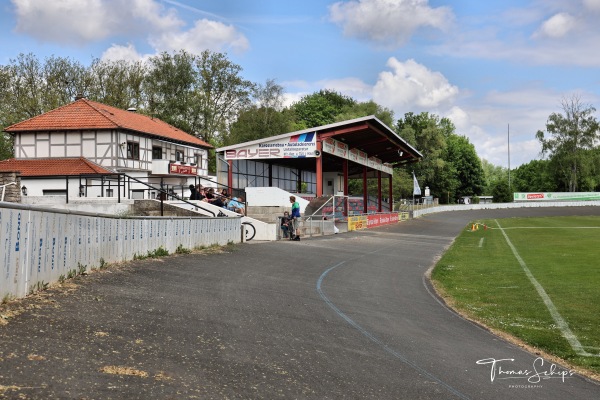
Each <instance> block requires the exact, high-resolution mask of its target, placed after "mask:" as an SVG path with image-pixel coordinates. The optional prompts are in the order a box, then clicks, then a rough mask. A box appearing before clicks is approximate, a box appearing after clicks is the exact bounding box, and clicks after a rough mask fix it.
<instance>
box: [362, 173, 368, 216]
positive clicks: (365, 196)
mask: <svg viewBox="0 0 600 400" xmlns="http://www.w3.org/2000/svg"><path fill="white" fill-rule="evenodd" d="M368 192H369V188H368V186H367V166H366V165H365V166H363V213H365V214H366V213H367V212H368V211H369V209H368V208H367V207H368V205H369V193H368Z"/></svg>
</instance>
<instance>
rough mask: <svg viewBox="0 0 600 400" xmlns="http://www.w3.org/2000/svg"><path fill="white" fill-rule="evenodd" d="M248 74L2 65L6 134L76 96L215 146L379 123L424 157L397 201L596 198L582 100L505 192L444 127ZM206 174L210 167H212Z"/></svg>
mask: <svg viewBox="0 0 600 400" xmlns="http://www.w3.org/2000/svg"><path fill="white" fill-rule="evenodd" d="M242 72H243V69H242V67H241V66H239V65H237V64H235V63H233V62H232V61H231V60H229V59H228V57H227V55H226V54H224V53H218V52H211V51H204V52H202V53H201V54H191V53H188V52H185V51H179V52H175V53H166V52H164V53H160V54H158V55H155V56H152V57H150V58H148V59H147V60H146V61H144V62H142V61H138V62H130V61H123V60H120V61H105V60H100V59H93V60H92V62H91V63H90V65H88V66H85V65H83V64H81V63H80V62H78V61H75V60H73V59H70V58H65V57H57V56H52V57H48V58H45V59H44V60H39V59H38V58H37V57H36V56H35V55H33V54H20V55H19V56H18V57H17V58H16V59H14V60H10V62H9V63H8V64H7V65H0V128H2V129H4V128H6V127H8V126H10V125H12V124H14V123H17V122H20V121H22V120H25V119H28V118H32V117H34V116H36V115H39V114H41V113H44V112H47V111H49V110H52V109H54V108H57V107H59V106H62V105H64V104H67V103H70V102H71V101H73V99H74V98H75V96H76V95H83V96H85V97H86V98H88V99H90V100H94V101H98V102H101V103H104V104H108V105H111V106H114V107H118V108H122V109H127V108H130V107H135V108H137V110H138V112H140V113H143V114H146V115H149V116H153V117H156V118H159V119H161V120H163V121H165V122H168V123H170V124H171V125H173V126H175V127H177V128H179V129H181V130H183V131H185V132H188V133H190V134H193V135H196V136H198V137H201V138H202V139H203V140H205V141H207V142H208V143H210V144H211V145H213V146H215V147H219V146H224V145H231V144H236V143H241V142H246V141H250V140H256V139H261V138H265V137H270V136H273V135H278V134H282V133H286V132H293V131H296V130H301V129H306V128H311V127H316V126H320V125H325V124H330V123H334V122H340V121H344V120H348V119H352V118H358V117H363V116H368V115H375V116H376V117H377V118H378V119H380V120H381V121H382V122H383V123H385V124H386V125H388V126H389V127H390V128H391V129H393V130H394V131H396V132H397V133H398V134H399V135H400V136H401V137H402V138H403V139H405V140H406V141H407V142H408V143H409V144H411V145H412V146H413V147H415V148H416V149H418V150H419V151H420V152H421V153H422V154H423V159H422V160H421V162H419V163H417V164H413V165H411V166H410V167H409V168H410V170H407V169H405V168H398V169H396V171H395V174H394V183H393V186H394V197H395V198H410V197H411V196H412V188H413V185H412V172H413V171H414V173H415V175H416V177H417V179H418V180H419V183H420V184H421V186H422V187H425V186H428V187H429V188H430V191H431V194H432V195H433V196H434V197H437V198H439V199H440V202H441V203H453V202H455V201H456V200H457V198H458V196H464V195H471V196H478V195H494V197H495V199H496V200H500V201H510V200H511V199H512V195H511V191H537V190H545V191H561V190H578V189H585V190H596V189H597V188H598V186H599V184H600V182H598V178H596V177H595V176H597V175H598V174H597V171H598V167H599V166H600V164H599V160H600V153H599V150H598V147H597V146H596V144H597V138H598V123H597V121H596V119H595V117H594V116H593V112H594V111H595V109H594V108H593V107H591V106H586V105H583V104H582V103H581V102H580V101H579V99H578V98H573V99H570V100H565V101H563V111H564V113H565V115H562V114H552V115H551V116H550V118H549V120H548V124H547V126H546V131H547V132H546V133H544V132H542V131H540V132H538V133H537V138H538V140H540V142H541V143H542V147H543V150H544V152H545V154H546V155H547V156H548V158H547V159H544V160H535V161H532V162H530V163H528V164H525V165H522V166H520V167H519V168H517V169H514V170H512V171H510V176H511V178H512V179H511V182H510V185H509V182H508V175H509V174H508V170H507V169H504V168H501V167H497V166H494V165H491V164H490V163H488V162H487V161H486V160H481V159H480V158H479V157H478V155H477V153H476V151H475V147H474V146H473V145H472V144H471V143H470V142H469V140H468V139H467V138H466V137H465V136H463V135H460V134H458V133H457V132H456V128H455V126H454V125H453V124H452V122H451V121H450V120H449V119H447V118H440V117H439V116H437V115H435V114H430V113H427V112H422V113H419V114H415V113H412V112H409V113H406V114H405V115H404V116H403V118H400V119H398V120H395V118H394V113H393V112H392V111H391V110H389V109H387V108H385V107H383V106H381V105H379V104H377V103H375V102H373V101H366V102H359V101H356V100H355V99H353V98H351V97H348V96H345V95H342V94H340V93H337V92H335V91H332V90H327V89H323V90H320V91H318V92H315V93H312V94H309V95H306V96H304V97H302V98H301V99H300V100H299V101H297V102H296V103H294V104H292V105H290V106H284V91H283V88H282V87H281V86H280V85H279V84H277V83H276V81H275V80H272V79H269V80H267V81H266V82H264V83H255V82H251V81H249V80H247V79H245V78H244V77H243V75H242ZM12 156H13V147H12V142H11V138H10V137H9V136H8V135H6V134H1V135H0V159H6V158H10V157H12ZM211 157H214V154H212V155H211ZM213 160H214V158H213ZM209 165H210V167H211V168H214V165H215V163H214V161H213V162H210V163H209ZM373 185H374V183H372V184H371V187H370V191H371V190H374V189H373V187H372V186H373ZM386 185H387V182H384V190H386V191H385V193H387V189H386V188H385V186H386ZM509 186H510V187H509ZM350 190H351V192H353V194H358V193H359V192H360V191H362V185H361V184H359V183H358V182H355V183H351V185H350Z"/></svg>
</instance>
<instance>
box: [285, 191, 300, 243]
mask: <svg viewBox="0 0 600 400" xmlns="http://www.w3.org/2000/svg"><path fill="white" fill-rule="evenodd" d="M290 203H292V213H291V214H290V213H289V212H288V211H285V212H284V213H283V217H281V230H282V232H283V237H284V238H286V239H289V240H296V241H298V240H300V236H299V235H298V219H299V218H300V204H299V203H298V202H297V201H296V197H295V196H290Z"/></svg>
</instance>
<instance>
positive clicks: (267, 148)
mask: <svg viewBox="0 0 600 400" xmlns="http://www.w3.org/2000/svg"><path fill="white" fill-rule="evenodd" d="M316 136H317V135H316V134H315V132H310V133H303V134H300V135H294V136H289V137H286V138H281V139H276V140H272V141H269V142H261V143H255V144H253V145H250V146H246V147H241V148H238V149H232V150H225V159H226V160H251V159H275V158H307V157H316V155H315V150H316V149H317V142H316Z"/></svg>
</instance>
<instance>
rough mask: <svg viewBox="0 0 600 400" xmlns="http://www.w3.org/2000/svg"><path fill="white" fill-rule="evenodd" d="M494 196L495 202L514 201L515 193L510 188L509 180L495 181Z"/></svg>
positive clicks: (493, 186)
mask: <svg viewBox="0 0 600 400" xmlns="http://www.w3.org/2000/svg"><path fill="white" fill-rule="evenodd" d="M492 196H494V203H510V202H512V201H513V195H512V192H511V191H510V189H509V188H508V180H506V179H502V180H500V181H497V182H494V184H493V185H492Z"/></svg>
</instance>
